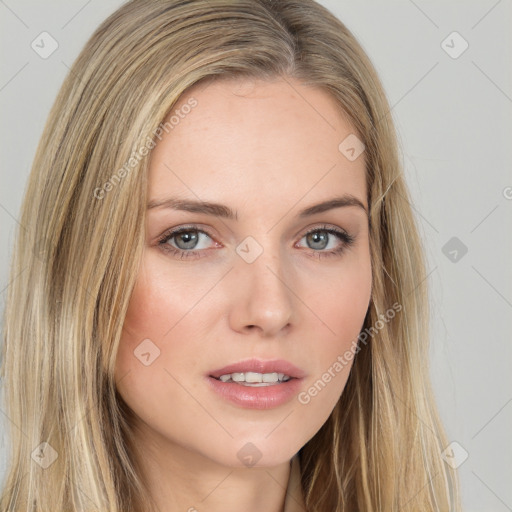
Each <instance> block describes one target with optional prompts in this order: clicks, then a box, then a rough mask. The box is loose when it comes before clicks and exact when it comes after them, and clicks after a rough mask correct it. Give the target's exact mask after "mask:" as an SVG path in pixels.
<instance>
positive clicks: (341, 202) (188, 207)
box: [147, 194, 368, 220]
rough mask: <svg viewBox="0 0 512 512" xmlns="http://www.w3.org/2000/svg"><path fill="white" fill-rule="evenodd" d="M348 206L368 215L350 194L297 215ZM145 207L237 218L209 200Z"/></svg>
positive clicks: (165, 202)
mask: <svg viewBox="0 0 512 512" xmlns="http://www.w3.org/2000/svg"><path fill="white" fill-rule="evenodd" d="M348 206H356V207H358V208H360V209H362V210H363V211H364V212H365V213H366V216H368V211H367V209H366V207H365V205H364V204H363V203H362V202H361V201H360V200H359V199H358V198H357V197H355V196H353V195H351V194H344V195H342V196H339V197H333V198H332V199H328V200H327V201H323V202H321V203H318V204H315V205H312V206H308V207H307V208H305V209H304V210H301V211H300V212H299V215H298V216H299V217H301V218H303V217H309V216H311V215H315V214H317V213H323V212H326V211H328V210H333V209H334V208H343V207H348ZM147 208H148V210H151V209H154V208H170V209H173V210H181V211H186V212H193V213H204V214H206V215H213V216H215V217H222V218H225V219H230V220H238V212H236V211H233V210H232V209H231V208H230V207H229V206H226V205H223V204H219V203H212V202H209V201H196V200H192V199H178V198H172V197H171V198H168V199H162V200H160V201H157V200H152V201H150V202H149V203H148V205H147Z"/></svg>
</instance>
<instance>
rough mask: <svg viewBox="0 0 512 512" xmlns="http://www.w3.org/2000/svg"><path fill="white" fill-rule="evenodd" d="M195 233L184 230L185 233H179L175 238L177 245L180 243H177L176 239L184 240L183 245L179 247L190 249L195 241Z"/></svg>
mask: <svg viewBox="0 0 512 512" xmlns="http://www.w3.org/2000/svg"><path fill="white" fill-rule="evenodd" d="M197 238H198V236H197V233H194V232H193V231H186V232H185V233H181V234H180V235H179V236H178V237H177V239H176V244H177V245H178V246H180V244H179V243H178V241H180V240H181V241H184V242H185V246H184V247H180V249H192V248H193V247H194V246H195V245H196V243H197Z"/></svg>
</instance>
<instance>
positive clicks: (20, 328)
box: [0, 0, 460, 512]
mask: <svg viewBox="0 0 512 512" xmlns="http://www.w3.org/2000/svg"><path fill="white" fill-rule="evenodd" d="M247 77H249V78H260V79H261V78H264V79H268V80H273V79H276V78H284V79H285V80H286V79H287V77H294V78H297V79H298V80H300V81H301V82H302V83H304V84H306V85H310V86H314V87H318V88H320V89H322V90H324V91H326V92H327V93H329V94H330V95H332V97H333V98H334V99H335V100H336V101H337V104H338V105H339V112H340V115H343V116H346V119H348V120H349V121H350V123H351V125H352V126H353V128H354V130H356V132H357V134H358V135H357V136H358V137H359V138H360V139H361V140H362V141H363V143H364V145H365V154H364V157H365V160H366V182H367V190H368V198H367V199H368V205H369V208H370V221H369V222H370V230H369V236H370V251H371V263H372V274H373V282H372V297H371V301H370V305H369V308H368V311H367V314H366V317H365V320H364V326H363V327H364V329H363V331H364V332H366V333H370V334H371V335H370V336H369V337H367V339H364V343H363V342H362V340H363V338H360V339H359V341H360V344H359V347H358V352H357V354H356V356H355V358H354V361H353V366H352V369H351V373H350V376H349V379H348V381H347V384H346V387H345V389H344V391H343V393H342V395H341V397H340V399H339V401H338V403H337V404H336V406H335V407H334V409H333V411H332V413H331V415H330V416H329V418H328V420H327V421H326V422H325V424H324V425H323V426H322V427H321V428H320V430H319V431H318V432H317V433H316V434H315V436H314V437H313V438H312V439H310V441H309V442H308V443H307V444H306V445H305V446H303V447H302V448H301V450H300V452H299V454H300V464H301V483H302V486H303V493H304V497H305V503H306V507H307V511H308V512H328V511H329V512H331V511H332V512H342V511H343V512H348V511H355V510H361V511H362V510H364V511H367V512H371V511H373V512H382V511H391V510H415V511H417V512H423V511H425V512H426V511H429V512H431V511H448V510H459V508H460V504H459V499H460V498H459V490H458V482H457V475H456V473H455V472H454V470H452V469H451V468H450V467H448V466H447V465H446V464H445V463H444V462H443V460H442V458H441V452H442V450H443V449H444V448H446V445H447V441H446V438H445V433H444V431H443V427H442V424H441V422H440V419H439V416H438V412H437V408H436V405H435V401H434V397H433V393H432V390H431V387H430V381H429V369H428V364H427V361H428V358H429V353H428V344H429V320H428V319H429V308H428V306H429V304H428V289H427V284H426V281H425V279H424V278H425V261H424V248H423V247H422V240H421V238H420V236H419V232H418V227H417V225H416V220H415V218H414V216H413V213H412V209H411V205H410V196H409V192H408V189H407V185H406V183H405V180H404V175H403V170H402V164H401V159H400V157H399V150H398V142H397V140H396V134H395V129H394V126H393V122H392V119H391V114H390V106H389V104H388V102H387V100H386V97H385V94H384V92H383V88H382V85H381V83H380V81H379V78H378V76H377V74H376V72H375V70H374V68H373V66H372V64H371V63H370V61H369V59H368V57H367V55H366V54H365V53H364V51H363V50H362V48H361V46H360V45H359V44H358V42H357V41H356V40H355V38H354V36H353V35H352V34H351V33H350V31H349V30H348V29H347V28H346V27H345V26H344V25H343V23H342V22H340V21H339V20H338V19H337V18H336V17H335V16H334V15H332V14H331V13H330V12H329V11H328V10H327V9H325V8H324V7H322V6H321V5H319V4H317V3H316V2H314V1H313V0H279V1H272V0H159V1H154V0H132V1H130V2H128V3H126V4H125V5H123V6H122V7H121V8H120V9H118V10H117V11H116V12H114V13H113V14H112V15H111V16H110V17H109V18H108V19H106V20H105V21H104V22H103V23H102V24H101V25H100V27H99V28H98V29H97V30H96V31H95V33H94V34H93V35H92V37H91V38H90V39H89V41H88V42H87V44H86V45H85V47H84V49H83V50H82V52H81V53H80V55H79V56H78V58H77V60H76V61H75V63H74V64H73V66H72V68H71V70H70V72H69V74H68V76H67V77H66V79H65V81H64V83H63V85H62V88H61V90H60V92H59V94H58V96H57V99H56V101H55V104H54V105H53V108H52V110H51V112H50V115H49V118H48V121H47V123H46V126H45V128H44V131H43V134H42V138H41V140H40V143H39V146H38V148H37V151H36V155H35V159H34V162H33V167H32V171H31V174H30V179H29V182H28V187H27V190H26V193H25V198H24V202H23V206H22V212H21V218H20V225H21V227H20V228H19V231H18V233H17V237H16V243H15V249H14V254H13V261H12V267H11V279H10V286H9V289H8V297H7V302H6V308H5V322H4V324H5V328H4V336H3V342H4V343H3V349H2V373H1V376H2V379H3V383H4V393H5V399H4V400H5V404H6V413H7V416H8V418H9V419H8V427H9V436H10V447H11V450H10V453H9V454H8V455H9V457H10V458H9V460H8V471H7V477H6V480H5V482H4V488H3V492H2V495H1V498H0V509H1V510H2V511H5V510H9V511H11V510H16V511H27V512H28V511H30V512H36V511H37V512H48V511H50V510H51V511H52V512H57V511H69V510H73V511H77V512H78V511H89V510H101V511H107V510H108V511H111V512H126V511H137V512H143V511H147V510H148V508H149V506H148V503H149V501H150V499H149V494H148V492H147V487H146V486H145V483H144V479H143V475H142V474H141V470H140V469H141V468H140V467H138V466H137V463H136V461H135V458H134V457H133V450H134V448H135V447H134V446H133V435H132V431H131V429H130V425H131V422H130V419H131V417H130V411H129V410H128V407H127V406H126V404H125V403H123V400H122V398H121V397H120V396H119V394H118V393H117V392H116V383H115V381H114V367H115V361H116V353H117V348H118V345H119V340H120V337H121V331H122V329H123V322H124V318H125V314H126V311H127V306H128V303H129V300H130V295H131V292H132V289H133V286H134V281H135V278H136V275H137V273H138V268H139V263H140V261H141V256H142V250H143V244H144V236H145V234H144V225H145V222H144V216H145V207H146V204H145V199H146V192H147V170H148V159H149V156H150V154H151V151H150V149H151V147H153V146H154V144H155V142H156V140H157V138H158V137H157V135H158V133H159V132H158V130H159V129H160V130H161V123H162V122H163V121H164V120H165V119H166V118H167V117H168V116H169V115H170V114H171V113H172V111H173V106H174V105H175V104H176V102H177V101H178V99H179V98H180V96H181V95H182V94H183V93H184V92H185V91H187V90H188V89H189V88H190V87H191V86H193V85H194V84H199V83H200V82H201V81H205V82H206V81H209V80H217V79H237V78H247ZM191 108H192V107H191ZM340 142H341V141H340ZM144 145H146V147H147V148H149V150H146V151H141V147H142V146H144ZM391 305H395V306H396V305H398V306H397V307H395V309H396V310H398V309H399V312H397V314H396V315H395V316H394V318H392V319H389V318H387V317H386V315H385V312H386V311H387V310H389V309H390V308H391ZM384 319H385V320H386V321H384Z"/></svg>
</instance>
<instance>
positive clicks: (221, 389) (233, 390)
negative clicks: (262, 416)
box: [207, 377, 302, 409]
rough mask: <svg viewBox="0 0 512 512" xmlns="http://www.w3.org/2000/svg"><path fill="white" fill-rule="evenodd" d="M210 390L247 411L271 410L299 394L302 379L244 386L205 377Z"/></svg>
mask: <svg viewBox="0 0 512 512" xmlns="http://www.w3.org/2000/svg"><path fill="white" fill-rule="evenodd" d="M207 379H208V382H209V384H210V386H211V387H212V389H213V390H214V391H215V392H216V393H218V394H219V395H220V396H222V397H223V398H225V399H226V400H228V401H230V402H232V403H234V404H236V405H238V406H240V407H245V408H247V409H272V408H273V407H278V406H280V405H283V404H285V403H286V402H288V401H290V400H291V399H292V398H293V397H294V396H296V395H297V394H298V393H299V390H300V387H301V381H302V379H290V380H288V381H286V382H282V383H281V384H274V385H271V386H258V387H251V386H244V385H243V384H237V383H236V382H222V381H221V380H217V379H215V378H213V377H207Z"/></svg>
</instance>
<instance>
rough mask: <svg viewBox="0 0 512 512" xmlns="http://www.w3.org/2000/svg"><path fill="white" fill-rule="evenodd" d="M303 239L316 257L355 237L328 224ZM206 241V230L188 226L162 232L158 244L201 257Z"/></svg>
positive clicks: (340, 247) (173, 251)
mask: <svg viewBox="0 0 512 512" xmlns="http://www.w3.org/2000/svg"><path fill="white" fill-rule="evenodd" d="M303 239H306V243H307V245H308V246H309V248H310V249H312V251H313V255H314V256H317V257H324V256H334V255H337V254H341V253H342V252H343V251H344V250H345V249H346V248H348V247H349V246H350V245H352V244H353V243H354V241H355V237H354V236H352V235H349V234H348V233H347V232H346V231H344V230H339V229H335V228H332V227H329V226H323V227H319V228H315V229H312V230H310V231H308V232H307V233H305V234H304V235H303V236H302V237H301V240H303ZM201 241H202V242H203V243H201ZM208 241H213V239H212V237H211V236H210V235H209V234H208V233H207V232H205V231H203V230H201V229H198V228H196V227H193V226H190V227H182V228H178V229H175V230H174V231H171V232H168V233H166V234H164V235H163V236H162V237H161V238H160V239H159V241H158V245H159V246H160V247H161V248H162V250H164V251H166V252H169V253H171V254H173V255H174V256H176V257H179V258H188V257H202V255H201V256H200V255H199V253H201V252H206V251H204V249H208V247H207V246H206V247H205V246H204V244H205V243H206V244H208ZM201 245H202V247H201Z"/></svg>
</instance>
